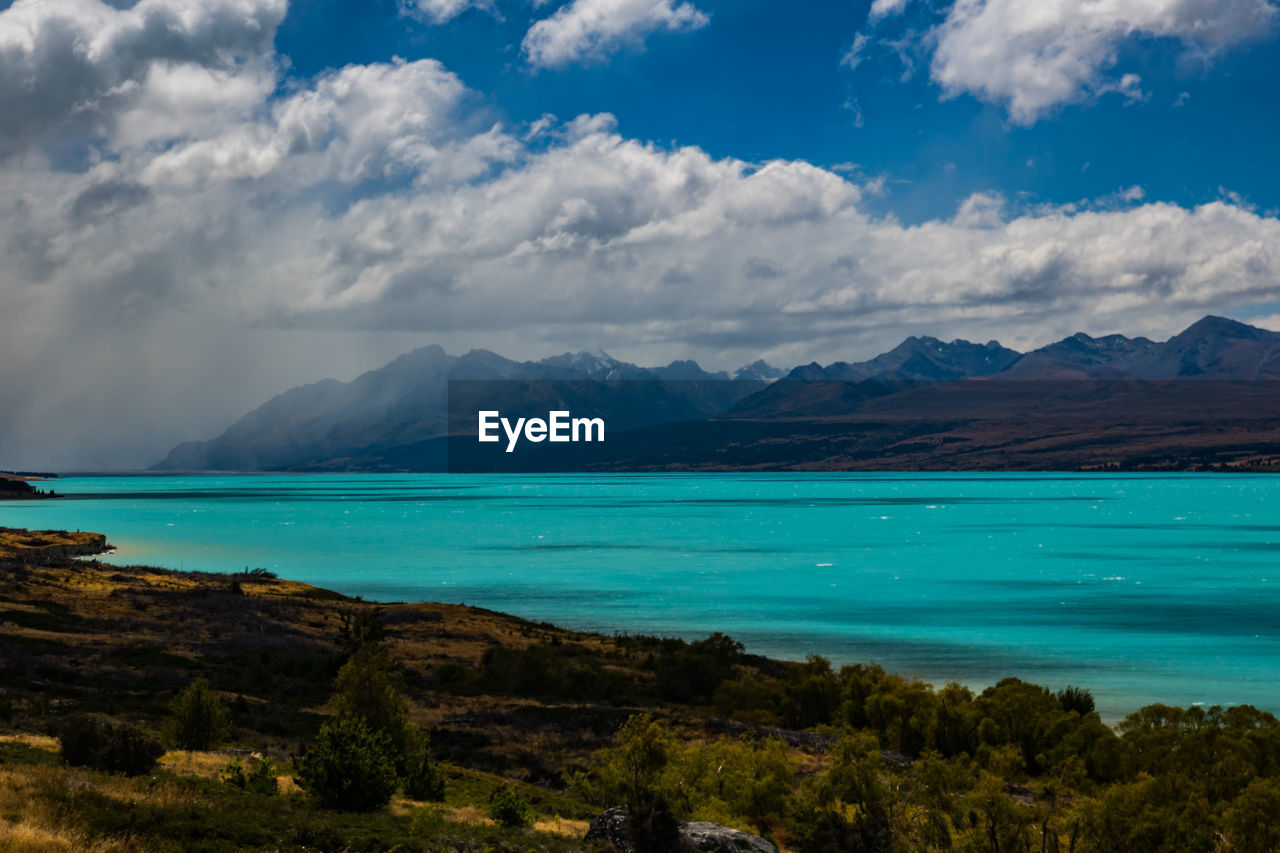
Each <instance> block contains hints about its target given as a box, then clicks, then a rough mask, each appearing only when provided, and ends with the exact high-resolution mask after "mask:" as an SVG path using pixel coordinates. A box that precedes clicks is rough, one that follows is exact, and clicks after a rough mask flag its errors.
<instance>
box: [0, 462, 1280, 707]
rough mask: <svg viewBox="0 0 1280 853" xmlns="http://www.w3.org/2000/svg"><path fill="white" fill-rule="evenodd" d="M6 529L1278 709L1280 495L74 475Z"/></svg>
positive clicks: (522, 610) (539, 612) (561, 479)
mask: <svg viewBox="0 0 1280 853" xmlns="http://www.w3.org/2000/svg"><path fill="white" fill-rule="evenodd" d="M48 485H50V486H52V487H53V488H55V489H56V490H57V491H58V492H59V493H61V494H65V495H67V498H66V499H64V500H60V501H8V502H5V503H4V504H0V525H5V526H11V527H29V528H66V529H82V530H94V531H98V532H103V533H106V534H107V537H108V539H109V540H110V541H111V542H112V544H114V545H116V546H117V547H118V549H119V550H118V551H117V552H116V553H114V554H111V555H108V556H106V557H105V558H104V559H105V560H107V561H110V562H114V563H117V564H129V563H146V564H151V565H158V566H163V567H166V568H173V569H188V570H192V569H195V570H205V571H239V570H243V569H244V568H246V567H248V568H254V567H262V568H266V569H270V570H271V571H274V572H277V573H278V574H279V575H280V576H281V577H285V578H290V579H295V580H301V581H306V582H308V583H313V584H316V585H319V586H324V587H328V588H332V589H336V590H339V591H341V592H344V593H347V594H350V595H362V596H364V597H366V598H371V599H380V600H400V601H405V600H427V601H446V602H465V603H466V604H472V605H479V606H483V607H488V608H492V609H495V610H503V611H507V612H510V613H514V614H516V615H519V616H524V617H528V618H532V619H539V620H547V621H550V622H555V623H557V624H561V625H565V626H567V627H572V628H578V629H587V630H594V631H602V632H606V633H612V632H615V631H616V632H630V633H653V634H670V635H679V636H684V637H687V638H697V637H702V636H706V635H707V634H708V633H710V632H712V631H724V632H725V633H728V634H731V635H732V636H734V637H735V638H737V639H740V640H742V641H743V642H744V643H745V644H746V646H747V648H748V650H749V651H752V652H758V653H761V654H769V655H775V656H780V657H788V658H802V657H803V656H804V655H806V654H809V653H818V654H822V655H824V656H826V657H829V658H831V659H832V660H833V661H834V662H836V663H851V662H855V661H875V662H877V663H880V664H882V665H883V666H884V667H885V668H886V669H889V670H891V671H895V672H900V673H903V674H907V675H916V676H919V677H921V678H923V679H925V680H928V681H932V682H934V683H942V682H945V681H949V680H958V681H961V682H964V683H966V684H969V685H971V686H974V687H981V686H983V685H986V684H990V683H992V682H994V681H995V680H997V679H999V678H1001V677H1003V676H1006V675H1016V676H1019V677H1021V678H1024V679H1027V680H1032V681H1036V682H1037V683H1041V684H1045V685H1048V686H1050V687H1053V688H1055V689H1057V688H1061V687H1063V686H1066V685H1067V684H1077V685H1081V686H1085V687H1088V688H1090V689H1091V690H1093V691H1094V694H1095V696H1096V697H1097V699H1098V705H1099V710H1100V711H1101V712H1102V713H1103V715H1104V717H1106V718H1108V719H1115V718H1117V717H1120V716H1123V715H1124V714H1126V713H1128V712H1130V711H1132V710H1135V709H1136V708H1138V707H1139V706H1141V705H1143V704H1147V703H1150V702H1157V701H1159V702H1166V703H1170V704H1181V705H1187V704H1191V703H1204V704H1206V705H1213V704H1241V703H1251V704H1254V705H1257V706H1259V707H1261V708H1264V709H1266V710H1270V711H1273V712H1276V711H1280V678H1277V675H1280V562H1278V559H1277V558H1280V509H1277V507H1280V477H1274V476H1268V475H1205V474H1186V475H1078V474H760V475H757V474H724V475H708V474H697V475H665V474H660V475H596V476H587V475H525V476H518V475H515V476H513V475H502V476H478V475H473V476H468V475H452V476H450V475H430V474H423V475H338V474H335V475H244V476H173V477H152V476H143V477H76V478H64V479H60V480H57V481H54V482H52V483H49V484H48Z"/></svg>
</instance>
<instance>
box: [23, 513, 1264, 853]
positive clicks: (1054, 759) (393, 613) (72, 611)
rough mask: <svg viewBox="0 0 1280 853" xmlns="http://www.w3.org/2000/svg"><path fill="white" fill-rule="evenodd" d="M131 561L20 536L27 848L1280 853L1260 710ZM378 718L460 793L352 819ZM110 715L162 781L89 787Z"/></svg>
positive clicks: (58, 538) (400, 797)
mask: <svg viewBox="0 0 1280 853" xmlns="http://www.w3.org/2000/svg"><path fill="white" fill-rule="evenodd" d="M101 547H102V541H101V538H100V537H98V536H97V535H96V534H81V533H65V532H57V533H50V532H39V533H29V532H26V531H0V850H77V851H78V850H104V851H105V850H130V851H132V850H138V851H150V850H184V851H185V850H241V849H257V850H332V851H341V850H404V851H411V850H424V851H437V850H458V851H481V850H508V851H517V850H519V851H523V850H545V851H571V850H575V851H576V850H581V851H591V850H608V849H612V848H611V847H610V846H609V845H608V844H607V843H605V842H603V841H594V840H593V841H585V840H584V835H585V834H586V830H587V826H588V821H589V820H590V819H591V817H592V816H593V815H595V814H597V813H599V812H601V811H603V810H604V809H605V808H607V807H609V806H614V805H621V804H625V805H627V806H628V807H629V808H630V809H631V810H632V812H633V814H642V815H645V816H646V820H647V823H646V824H645V826H643V827H641V828H640V829H637V830H636V839H635V840H636V843H637V845H638V847H639V849H649V850H669V849H672V848H670V847H669V846H664V845H667V844H669V842H667V841H663V840H662V839H663V838H664V836H663V835H662V827H663V826H664V823H663V822H664V821H669V820H676V819H679V820H687V819H704V820H713V821H716V822H718V823H721V824H725V825H727V826H733V827H737V828H740V829H743V830H746V831H750V832H754V833H757V834H761V835H764V836H766V837H768V838H770V839H771V840H772V841H773V842H775V843H777V845H778V846H779V848H780V849H782V850H795V851H806V853H807V851H891V850H975V851H976V850H983V851H991V853H1001V851H1051V850H1052V851H1067V850H1079V851H1091V850H1097V851H1110V850H1115V851H1120V850H1125V851H1196V850H1203V851H1206V853H1207V851H1222V850H1235V851H1249V853H1265V851H1269V850H1280V782H1278V781H1277V776H1278V775H1280V723H1277V720H1276V719H1275V718H1274V717H1273V716H1271V715H1270V714H1266V713H1263V712H1260V711H1258V710H1256V709H1253V708H1250V707H1248V706H1243V707H1239V708H1232V709H1199V708H1192V709H1179V708H1170V707H1165V706H1159V705H1157V706H1150V707H1148V708H1145V709H1142V710H1141V711H1139V712H1136V713H1135V714H1134V715H1132V716H1131V717H1130V718H1128V719H1127V720H1126V721H1125V722H1124V723H1122V724H1121V725H1120V726H1119V727H1118V729H1113V728H1111V727H1108V726H1106V725H1104V724H1103V723H1102V722H1101V721H1100V720H1099V719H1098V717H1097V715H1096V714H1095V713H1093V709H1092V698H1091V697H1090V696H1089V694H1088V693H1087V691H1084V690H1067V691H1063V692H1062V693H1060V694H1054V693H1051V692H1049V691H1047V690H1044V689H1043V688H1040V687H1037V686H1035V685H1032V684H1028V683H1025V682H1022V681H1019V680H1017V679H1006V680H1005V681H1002V682H1000V683H999V684H998V685H995V686H993V687H991V688H988V689H987V690H986V691H984V692H982V693H981V694H979V695H975V694H973V693H972V692H971V691H969V690H968V689H966V688H964V687H961V686H959V685H948V686H946V687H943V688H940V689H936V690H935V689H934V688H932V687H930V686H929V685H925V684H921V683H919V682H915V681H911V680H908V679H903V678H900V677H897V676H894V675H892V674H888V673H885V672H883V671H882V670H880V669H879V668H878V667H874V666H865V665H860V666H853V667H844V668H842V669H840V670H838V671H837V670H834V669H833V668H832V667H831V666H830V665H829V664H828V663H827V662H826V661H825V660H823V659H821V658H818V657H814V658H811V659H810V660H809V661H808V662H806V663H803V664H799V663H786V662H780V661H773V660H768V659H765V658H760V657H754V656H751V655H747V654H745V653H744V652H743V650H742V649H741V647H740V646H739V645H737V644H735V643H734V642H733V641H732V640H730V639H729V638H727V637H723V636H720V635H716V636H713V637H711V638H708V639H707V640H704V641H701V642H697V643H685V642H682V641H678V640H663V639H658V638H649V637H606V636H600V635H591V634H580V633H574V632H570V631H566V630H562V629H559V628H556V627H554V626H551V625H546V624H539V623H532V622H528V621H525V620H521V619H517V618H514V617H511V616H507V615H504V614H500V613H494V612H491V611H485V610H480V609H476V608H469V607H463V606H455V605H444V604H383V605H376V604H373V603H370V602H364V601H360V600H356V599H350V598H346V597H344V596H342V595H339V594H337V593H334V592H331V591H327V590H322V589H317V588H315V587H311V586H307V585H305V584H299V583H293V582H288V581H282V580H278V579H276V578H273V577H270V576H267V575H265V574H263V573H245V574H241V575H212V574H200V573H183V572H170V571H164V570H159V569H153V568H147V567H126V568H121V567H116V566H109V565H106V564H101V563H96V562H93V561H90V560H84V559H72V558H71V557H70V556H69V555H70V554H75V553H85V552H87V551H92V550H93V549H97V548H101ZM205 684H207V685H208V691H207V697H206V698H205V699H201V700H200V701H199V702H196V700H194V699H193V700H192V701H193V702H196V705H195V706H194V707H197V710H199V709H200V708H205V707H206V706H207V708H209V709H212V711H216V713H213V717H217V718H218V719H217V720H216V721H214V720H212V718H211V719H208V720H204V723H207V724H208V725H207V726H206V727H205V728H206V729H207V731H206V734H208V735H209V737H208V738H207V743H201V744H200V745H199V747H198V748H190V747H191V744H192V741H191V737H190V733H189V732H188V734H186V735H184V734H183V731H184V730H183V729H182V727H181V726H176V725H175V721H176V720H178V719H183V720H185V721H186V723H187V724H190V723H191V713H190V710H191V707H193V706H191V702H188V703H187V704H186V705H184V704H183V702H184V701H185V700H186V699H191V698H192V697H193V696H194V697H197V698H198V697H201V696H206V692H202V691H204V688H203V687H202V686H201V685H205ZM183 697H185V699H184V698H183ZM200 702H203V703H204V704H203V705H201V704H200ZM184 708H185V709H186V710H185V711H184V710H182V709H184ZM353 709H354V710H353ZM387 709H390V710H389V711H388V710H387ZM384 712H386V713H384ZM211 713H212V712H211ZM353 713H354V714H357V715H359V714H363V715H364V717H363V719H365V720H366V721H367V722H368V725H369V727H370V728H371V729H373V728H377V727H378V726H381V727H382V729H384V730H386V731H388V732H392V734H395V733H400V734H399V735H398V736H400V737H401V739H402V740H406V738H405V737H404V735H403V733H404V732H410V731H412V732H422V733H429V736H430V754H431V762H432V766H433V767H435V768H436V769H437V770H438V771H439V773H440V774H441V775H442V777H443V782H444V788H443V798H441V797H440V796H439V795H438V792H437V793H433V794H421V793H420V791H419V790H418V789H419V788H422V786H421V785H419V786H417V787H415V786H412V785H410V784H408V783H407V782H406V783H404V784H403V785H400V786H399V790H397V792H396V793H394V794H393V795H390V799H389V801H387V802H385V804H377V805H375V806H374V807H372V808H370V809H368V810H366V811H362V812H354V811H350V810H347V809H345V808H344V807H343V805H342V802H341V800H339V801H338V802H337V803H334V802H326V801H325V800H324V799H323V797H322V795H321V793H320V792H319V790H318V788H317V787H316V783H315V782H309V783H308V782H306V781H305V780H306V779H307V778H311V777H307V775H306V774H307V770H306V767H307V761H308V758H307V757H306V756H315V755H318V754H320V751H321V750H320V747H319V746H317V744H319V743H320V742H321V741H322V740H323V736H324V730H325V729H326V727H327V726H329V725H330V724H331V723H332V722H333V721H334V720H335V719H338V718H343V719H345V718H346V717H347V716H350V715H351V714H353ZM184 714H185V717H184V716H183V715H184ZM380 714H382V715H383V716H386V714H389V715H390V717H389V719H391V722H390V723H387V722H386V721H385V720H383V721H382V722H379V719H381V717H379V715H380ZM85 720H91V721H95V722H94V723H93V725H97V726H99V727H101V726H106V727H107V728H108V729H110V728H111V727H117V728H118V729H120V730H124V728H125V727H128V729H129V731H136V732H137V733H138V737H139V738H141V739H143V740H147V741H150V740H156V741H160V742H163V743H165V746H166V748H167V751H163V754H159V755H158V761H157V762H156V763H155V765H154V767H150V768H148V769H147V770H145V771H144V772H140V773H138V775H135V776H126V775H123V774H118V773H116V774H113V773H110V772H106V771H104V770H100V769H91V768H88V767H82V766H74V763H75V762H74V755H73V754H72V753H71V752H69V751H68V749H67V742H68V735H67V732H68V731H73V730H75V725H73V723H75V721H80V722H79V723H78V725H79V726H80V727H81V729H80V730H82V731H83V729H84V726H85V723H84V722H83V721H85ZM197 722H199V721H197ZM362 725H363V724H362ZM189 728H190V725H188V729H189ZM392 730H394V731H392ZM202 731H203V729H202ZM391 739H394V738H391ZM137 742H138V743H141V742H142V741H141V740H139V741H137ZM406 742H407V741H406ZM129 743H134V741H129ZM184 743H185V746H187V747H188V748H180V747H182V746H184ZM157 752H159V749H157ZM67 757H71V758H72V759H73V761H72V762H68V761H67V760H64V759H65V758H67ZM79 763H84V762H79ZM401 763H402V764H403V762H401ZM233 767H239V768H241V770H242V771H244V772H242V773H241V774H240V775H239V776H237V775H236V773H235V772H232V768H233ZM245 773H248V775H249V778H250V779H254V778H256V779H257V780H258V782H253V781H250V782H249V783H248V784H246V782H245ZM264 780H265V782H266V785H265V787H262V786H260V785H259V784H258V783H259V782H262V781H264ZM304 784H307V785H310V786H311V787H310V788H308V789H304V787H303V786H304ZM427 787H430V786H427ZM411 788H412V789H413V790H411ZM414 793H418V794H419V797H420V798H416V797H415V796H413V795H412V794H414ZM646 832H647V833H648V834H647V835H646Z"/></svg>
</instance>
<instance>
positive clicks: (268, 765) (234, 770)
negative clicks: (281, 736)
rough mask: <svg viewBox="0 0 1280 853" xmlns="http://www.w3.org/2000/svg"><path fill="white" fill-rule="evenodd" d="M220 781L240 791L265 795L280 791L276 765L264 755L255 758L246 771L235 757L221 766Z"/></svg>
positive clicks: (268, 795)
mask: <svg viewBox="0 0 1280 853" xmlns="http://www.w3.org/2000/svg"><path fill="white" fill-rule="evenodd" d="M222 781H223V782H226V783H227V784H228V785H231V786H232V787H234V788H239V789H240V790H242V791H248V792H249V793H251V794H262V795H263V796H267V797H272V796H275V795H276V794H277V793H279V791H280V782H279V780H278V779H276V766H275V764H274V763H273V762H272V761H271V759H270V758H267V757H265V756H264V757H262V758H259V759H257V760H255V761H254V763H253V766H252V769H250V770H248V771H246V770H245V767H244V765H243V764H242V763H241V762H240V759H236V760H235V761H233V762H231V763H230V764H228V765H227V766H226V767H224V768H222Z"/></svg>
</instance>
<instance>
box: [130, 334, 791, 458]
mask: <svg viewBox="0 0 1280 853" xmlns="http://www.w3.org/2000/svg"><path fill="white" fill-rule="evenodd" d="M737 373H738V375H739V380H740V381H738V382H729V378H730V377H729V374H728V373H726V372H718V373H708V372H707V371H704V370H703V369H702V368H701V367H699V366H698V364H697V362H694V361H673V362H672V363H671V364H669V365H666V366H665V367H652V368H644V367H638V366H636V365H634V364H629V363H627V362H623V361H619V360H617V359H615V358H613V357H612V356H610V355H608V354H607V353H603V352H598V353H589V352H579V353H564V354H562V355H557V356H551V357H549V358H545V359H542V360H541V361H536V362H533V361H513V360H511V359H508V358H504V357H502V356H500V355H498V354H497V353H494V352H490V351H488V350H481V349H477V350H472V351H470V352H468V353H466V354H465V355H461V356H452V355H449V354H448V353H446V352H445V351H444V350H443V349H441V348H440V347H439V346H436V345H431V346H426V347H422V348H420V349H416V350H414V351H412V352H409V353H406V354H405V355H402V356H400V357H399V358H396V359H395V360H393V361H391V362H389V363H388V364H386V365H384V366H382V367H380V368H377V369H376V370H371V371H368V372H367V373H364V374H361V375H360V376H358V377H356V378H355V379H353V380H352V381H350V382H345V383H344V382H339V381H337V380H334V379H324V380H321V381H319V382H316V383H313V384H311V385H303V386H300V387H298V388H293V389H291V390H289V391H286V392H284V393H283V394H280V395H278V396H276V397H273V398H272V399H270V400H268V401H267V402H266V403H264V404H263V405H262V406H259V407H258V408H257V409H254V410H253V411H252V412H250V413H249V414H247V415H245V416H244V417H243V418H241V419H240V420H238V421H237V422H236V423H235V424H233V425H232V426H231V427H230V428H229V429H228V430H227V431H226V432H225V433H223V434H222V435H221V436H218V437H217V438H215V439H212V440H209V441H192V442H186V443H184V444H180V445H178V446H177V447H175V448H174V449H173V450H171V451H169V454H168V455H167V456H166V457H165V458H164V460H162V461H161V462H159V463H158V464H156V465H154V466H152V467H153V468H154V469H156V470H165V471H261V470H363V469H365V468H366V467H374V468H376V467H378V465H379V462H378V460H379V459H380V458H381V457H382V456H383V455H385V454H387V453H388V452H389V451H391V450H392V449H394V448H402V447H405V446H413V445H417V444H420V443H422V442H425V441H429V440H431V439H434V438H439V437H441V436H443V435H444V434H445V433H446V431H447V429H448V423H447V419H448V413H447V404H448V400H447V395H448V383H449V381H451V380H530V381H537V380H561V381H586V382H625V381H637V380H647V382H649V383H652V387H651V388H649V389H648V390H649V393H650V399H649V400H647V401H637V400H635V399H628V400H626V401H622V403H623V404H622V405H620V406H619V407H617V408H616V409H615V411H613V412H612V413H611V414H614V415H615V416H616V417H615V421H614V422H615V423H616V425H617V427H618V428H623V429H625V428H631V427H636V426H644V425H647V424H649V423H654V422H661V421H662V420H664V419H665V420H678V419H697V418H705V417H710V416H713V415H716V414H719V413H721V412H723V411H726V410H727V409H729V408H730V407H731V406H732V405H733V404H734V403H735V402H737V400H739V399H741V398H742V397H744V396H746V395H747V394H749V393H751V392H752V391H754V390H757V389H758V388H759V387H763V384H764V382H765V381H766V380H764V379H763V378H757V377H764V376H770V377H771V378H776V377H777V376H780V375H781V374H782V371H781V370H779V369H777V368H775V367H772V366H771V365H769V364H767V363H766V362H763V361H757V362H756V363H755V364H752V365H748V366H747V367H744V368H742V369H741V370H739V371H737ZM593 402H595V403H599V402H600V401H599V400H598V399H596V400H593ZM607 402H608V401H606V404H607Z"/></svg>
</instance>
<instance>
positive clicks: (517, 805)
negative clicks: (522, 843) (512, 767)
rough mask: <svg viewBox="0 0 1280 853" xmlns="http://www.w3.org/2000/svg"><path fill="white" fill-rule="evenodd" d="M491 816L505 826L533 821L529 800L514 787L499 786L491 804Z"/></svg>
mask: <svg viewBox="0 0 1280 853" xmlns="http://www.w3.org/2000/svg"><path fill="white" fill-rule="evenodd" d="M489 817H491V818H493V819H494V820H495V821H497V822H498V823H500V824H501V825H503V826H510V827H523V826H528V825H529V824H530V823H531V819H530V815H529V801H528V800H526V799H525V798H524V796H523V795H522V794H521V793H520V792H519V791H517V790H515V789H514V788H499V789H498V790H497V791H495V792H494V794H493V800H492V802H491V803H490V804H489Z"/></svg>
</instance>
